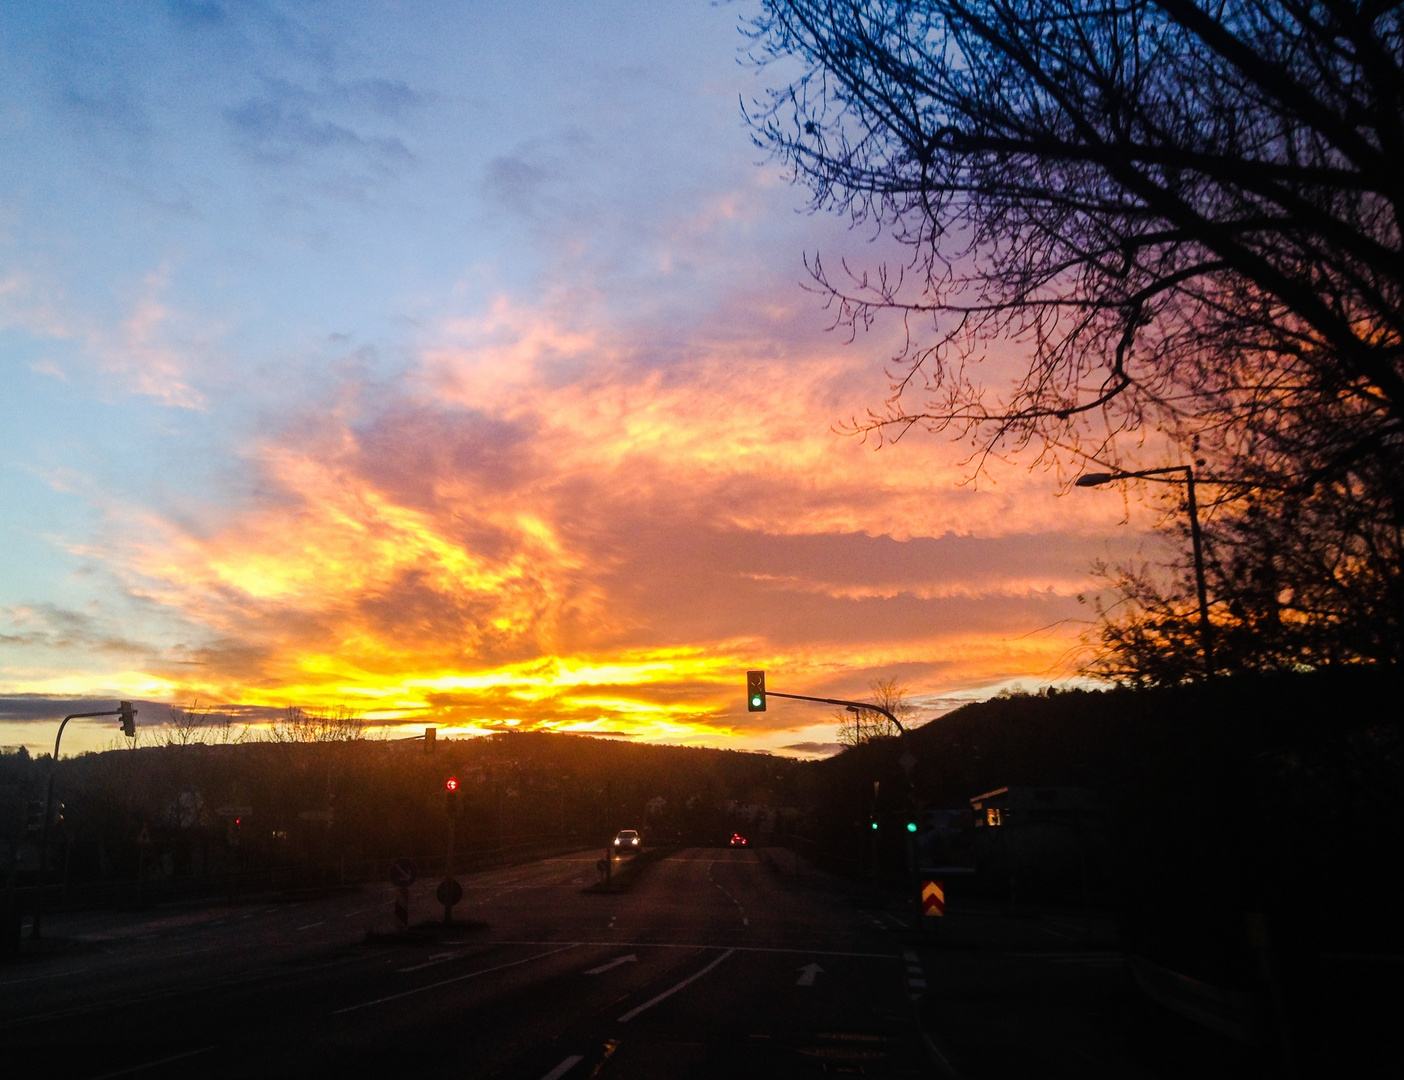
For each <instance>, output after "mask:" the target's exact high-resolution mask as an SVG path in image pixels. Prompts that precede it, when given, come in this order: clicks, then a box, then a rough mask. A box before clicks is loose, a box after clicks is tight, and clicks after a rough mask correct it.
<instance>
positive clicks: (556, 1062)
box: [0, 849, 1243, 1080]
mask: <svg viewBox="0 0 1404 1080" xmlns="http://www.w3.org/2000/svg"><path fill="white" fill-rule="evenodd" d="M596 858H597V855H596V853H595V852H593V851H592V852H582V853H580V854H577V855H574V856H566V857H562V858H554V859H547V860H543V861H540V862H535V863H530V864H527V865H524V866H518V867H512V868H507V869H500V870H494V871H488V872H483V873H478V874H473V875H463V876H462V877H461V878H460V880H461V881H462V883H463V885H464V890H465V895H464V900H463V902H462V903H460V904H459V905H458V907H457V908H456V909H455V916H456V918H457V919H458V920H460V921H461V925H459V926H455V927H454V928H453V929H452V930H450V931H448V932H445V933H441V934H438V935H437V936H435V937H434V938H432V939H426V940H420V941H415V942H413V943H402V942H392V943H389V944H385V943H374V942H372V943H368V942H367V940H366V938H367V930H372V931H378V932H382V933H383V934H385V936H387V937H388V936H390V931H392V929H393V922H392V918H393V917H392V899H393V891H392V890H391V889H390V887H389V886H388V885H387V886H384V887H368V888H364V889H361V890H359V891H356V892H352V893H343V894H338V895H335V896H331V897H328V898H324V899H320V900H316V901H305V902H298V903H283V904H273V903H266V904H252V905H245V906H230V907H220V906H213V907H211V906H205V907H185V908H167V909H161V910H159V911H156V912H145V913H139V914H132V913H118V914H81V913H80V914H71V915H65V914H56V915H54V916H52V917H51V919H50V920H48V921H46V924H45V925H46V929H47V930H48V931H49V932H50V933H51V934H52V935H55V936H62V935H66V936H67V937H68V938H69V939H70V940H72V941H75V942H78V943H80V944H79V947H78V948H76V949H70V950H68V951H66V952H63V953H61V954H58V955H54V956H51V957H48V958H44V959H35V960H30V961H28V962H24V963H19V964H12V965H10V966H7V967H0V1047H3V1055H4V1059H5V1060H6V1062H7V1063H8V1064H9V1065H17V1066H22V1067H24V1074H25V1075H38V1074H39V1068H40V1067H41V1066H42V1068H43V1074H44V1075H45V1076H47V1077H74V1078H89V1080H97V1078H99V1077H116V1076H132V1077H142V1078H153V1080H154V1078H159V1077H177V1076H202V1077H245V1076H294V1075H296V1076H300V1077H308V1076H314V1077H321V1076H336V1075H348V1076H376V1075H380V1076H393V1075H407V1074H413V1075H422V1076H433V1077H438V1076H445V1077H448V1076H451V1077H522V1078H527V1080H585V1078H587V1077H599V1078H601V1080H610V1078H639V1080H642V1078H655V1080H657V1078H667V1077H723V1078H738V1080H739V1078H745V1077H750V1076H764V1077H791V1076H794V1077H814V1076H823V1075H827V1074H850V1075H868V1076H893V1077H902V1076H912V1077H915V1076H924V1077H925V1076H937V1077H941V1076H946V1077H949V1076H963V1077H968V1078H970V1080H980V1078H984V1077H1005V1076H1010V1077H1014V1076H1019V1077H1027V1076H1063V1075H1070V1076H1071V1075H1077V1076H1088V1077H1097V1076H1106V1077H1131V1078H1136V1077H1162V1076H1180V1075H1183V1076H1205V1075H1213V1074H1214V1072H1215V1069H1216V1068H1218V1067H1220V1066H1221V1067H1222V1074H1223V1075H1235V1074H1236V1073H1235V1069H1239V1070H1241V1068H1242V1065H1243V1063H1242V1062H1241V1061H1238V1060H1237V1059H1235V1058H1234V1057H1233V1054H1232V1051H1227V1052H1226V1051H1225V1048H1224V1047H1222V1046H1220V1045H1218V1044H1216V1043H1214V1042H1213V1041H1212V1040H1208V1039H1207V1036H1202V1035H1199V1034H1197V1033H1195V1032H1194V1031H1193V1030H1190V1029H1187V1028H1186V1027H1185V1026H1183V1025H1178V1022H1175V1023H1171V1022H1169V1021H1167V1022H1165V1023H1162V1022H1161V1021H1160V1020H1159V1019H1157V1017H1156V1015H1155V1013H1154V1011H1153V1010H1151V1011H1147V1010H1146V1008H1145V1007H1144V1006H1143V1005H1142V1004H1140V1003H1138V1002H1136V1001H1134V997H1135V996H1134V995H1133V994H1130V993H1129V992H1128V990H1127V983H1126V976H1125V972H1124V970H1123V965H1122V958H1121V957H1120V955H1119V954H1118V953H1117V952H1116V951H1115V950H1114V949H1113V948H1109V947H1107V946H1106V944H1105V943H1101V944H1099V943H1097V942H1096V941H1095V940H1093V939H1094V938H1095V936H1096V934H1095V930H1094V929H1092V928H1090V927H1088V926H1084V925H1081V924H1079V923H1078V922H1077V921H1076V920H1064V921H1061V922H1060V921H1058V920H1021V921H1011V920H1008V919H1005V920H1003V921H999V922H998V923H996V922H995V921H991V920H986V921H987V922H988V923H989V925H988V926H984V927H983V929H982V924H981V922H980V918H979V917H976V916H973V915H972V916H968V917H967V918H966V920H965V922H964V925H963V928H959V932H957V933H955V934H954V935H951V934H947V935H946V940H944V941H936V942H930V941H923V940H921V939H920V938H919V937H918V936H916V935H914V934H913V933H912V932H911V927H910V922H911V916H910V913H909V911H908V910H906V909H905V908H903V907H902V906H901V904H900V903H899V902H898V901H897V900H896V899H893V898H886V899H883V898H876V899H875V898H873V897H872V896H870V895H869V894H868V893H866V892H865V891H863V890H861V889H860V888H858V887H856V886H851V885H848V884H845V883H841V882H838V881H836V880H834V879H830V878H827V877H824V876H823V875H820V874H817V873H815V872H814V871H812V870H806V868H804V867H799V868H796V866H795V864H794V863H793V861H792V860H791V856H790V855H789V854H788V853H787V852H783V851H780V852H774V851H771V852H767V851H756V850H728V849H720V850H718V849H690V850H685V851H681V852H678V853H676V854H674V855H672V856H671V857H669V858H667V859H664V860H661V861H659V862H657V863H656V864H654V865H652V866H649V867H647V868H645V869H644V871H643V873H642V874H641V875H640V877H639V879H638V880H637V881H636V883H635V884H634V886H633V887H632V888H631V889H630V890H629V891H628V892H624V893H619V894H591V893H586V892H584V891H583V887H584V886H586V885H588V884H590V883H592V882H594V880H595V878H596V872H595V865H594V864H595V859H596ZM434 885H435V883H434V882H432V881H430V882H420V883H418V884H417V885H416V886H415V888H414V890H413V895H412V903H411V907H412V919H413V921H415V922H420V921H423V920H429V919H432V918H433V917H434V916H435V915H436V913H437V911H438V910H439V909H437V908H436V907H435V905H434V902H433V899H432V893H433V889H434ZM469 920H471V922H469ZM951 925H952V927H954V924H951ZM972 935H973V936H972ZM1206 1040H1207V1041H1206ZM1225 1053H1227V1056H1225ZM1206 1063H1207V1064H1206ZM7 1071H8V1069H7ZM1237 1074H1238V1075H1241V1071H1240V1072H1238V1073H1237ZM14 1075H20V1073H19V1072H16V1073H15V1074H14Z"/></svg>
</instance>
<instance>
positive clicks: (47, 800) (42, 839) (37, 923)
mask: <svg viewBox="0 0 1404 1080" xmlns="http://www.w3.org/2000/svg"><path fill="white" fill-rule="evenodd" d="M136 714H137V710H136V709H134V708H132V703H131V702H130V701H119V702H118V703H117V708H115V709H108V710H107V711H105V712H76V713H69V714H68V715H67V716H65V717H64V718H63V723H61V724H59V729H58V735H57V737H56V738H55V739H54V760H53V761H52V762H51V763H50V764H49V790H48V794H46V795H45V796H44V823H43V825H41V826H40V828H39V902H38V904H37V905H36V906H35V909H34V926H33V928H32V929H31V930H30V933H31V934H32V935H33V937H34V938H36V939H37V938H38V937H39V934H40V930H41V928H42V927H43V924H44V868H45V866H46V865H47V864H48V861H49V817H50V816H51V815H52V813H53V807H54V773H55V772H56V771H57V770H58V759H59V743H61V742H63V729H64V728H66V727H67V726H68V722H69V721H70V720H79V719H82V718H84V717H89V716H120V717H121V718H122V719H121V723H122V732H123V734H125V735H126V736H127V737H128V738H132V737H133V736H135V735H136Z"/></svg>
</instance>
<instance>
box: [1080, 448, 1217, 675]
mask: <svg viewBox="0 0 1404 1080" xmlns="http://www.w3.org/2000/svg"><path fill="white" fill-rule="evenodd" d="M1170 473H1183V474H1184V477H1183V483H1184V485H1185V492H1186V500H1185V501H1186V502H1187V503H1188V504H1189V519H1190V541H1191V543H1192V544H1193V547H1194V584H1195V587H1196V589H1198V591H1199V647H1200V649H1201V650H1202V651H1203V653H1204V674H1205V676H1206V677H1209V678H1212V677H1213V675H1214V628H1213V625H1212V624H1211V623H1210V622H1209V590H1208V589H1207V588H1206V586H1205V584H1204V543H1203V541H1202V540H1201V539H1200V535H1199V508H1198V506H1197V504H1196V503H1195V500H1194V470H1193V469H1192V468H1190V467H1189V466H1188V465H1171V466H1170V467H1168V468H1164V469H1142V470H1141V471H1139V472H1109V473H1086V474H1085V475H1083V476H1079V477H1078V478H1077V479H1076V480H1074V481H1073V485H1074V486H1075V487H1101V486H1102V485H1103V484H1110V483H1112V482H1113V481H1114V480H1155V481H1157V482H1158V483H1162V484H1178V483H1180V482H1181V480H1180V478H1178V477H1177V478H1175V479H1170V478H1169V476H1168V474H1170Z"/></svg>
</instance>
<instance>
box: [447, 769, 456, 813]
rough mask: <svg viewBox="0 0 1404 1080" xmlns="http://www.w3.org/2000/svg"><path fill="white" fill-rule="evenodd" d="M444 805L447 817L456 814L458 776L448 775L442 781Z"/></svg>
mask: <svg viewBox="0 0 1404 1080" xmlns="http://www.w3.org/2000/svg"><path fill="white" fill-rule="evenodd" d="M444 806H445V807H446V808H447V810H448V813H449V817H457V816H458V777H456V776H450V777H449V778H448V779H447V780H445V781H444Z"/></svg>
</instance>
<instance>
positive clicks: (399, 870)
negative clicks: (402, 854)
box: [390, 859, 419, 889]
mask: <svg viewBox="0 0 1404 1080" xmlns="http://www.w3.org/2000/svg"><path fill="white" fill-rule="evenodd" d="M418 877H419V867H417V866H415V865H414V860H413V859H396V860H395V861H394V862H392V863H391V864H390V884H391V885H398V886H399V887H400V888H402V889H407V888H409V887H410V886H411V885H413V884H414V882H415V879H416V878H418Z"/></svg>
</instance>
